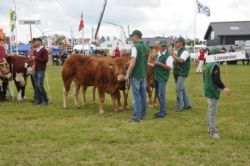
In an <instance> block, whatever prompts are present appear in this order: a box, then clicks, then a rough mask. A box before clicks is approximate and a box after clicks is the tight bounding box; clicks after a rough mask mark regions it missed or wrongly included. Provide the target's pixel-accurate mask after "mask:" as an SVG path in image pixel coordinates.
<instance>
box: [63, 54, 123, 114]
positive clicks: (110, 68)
mask: <svg viewBox="0 0 250 166" xmlns="http://www.w3.org/2000/svg"><path fill="white" fill-rule="evenodd" d="M125 72H126V68H125V65H124V63H123V61H122V60H120V61H119V60H118V61H114V60H112V59H109V58H100V57H95V56H80V55H72V56H70V57H69V58H68V59H67V60H66V61H65V63H64V66H63V71H62V79H63V82H64V108H67V95H68V92H69V90H70V85H71V83H72V81H74V82H75V89H74V101H75V106H76V107H79V104H78V93H79V89H80V87H81V85H84V86H95V87H97V89H98V92H99V101H100V108H99V112H100V113H104V109H103V103H104V99H105V92H108V93H110V94H111V98H112V102H113V109H114V110H115V111H118V109H117V105H116V99H117V96H118V93H119V83H120V82H121V81H124V77H125ZM124 83H125V82H124Z"/></svg>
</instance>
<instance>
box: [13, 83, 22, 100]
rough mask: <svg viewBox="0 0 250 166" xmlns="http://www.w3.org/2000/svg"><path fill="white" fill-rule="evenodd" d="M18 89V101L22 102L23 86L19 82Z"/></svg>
mask: <svg viewBox="0 0 250 166" xmlns="http://www.w3.org/2000/svg"><path fill="white" fill-rule="evenodd" d="M15 85H16V89H17V100H18V101H22V99H23V98H22V90H21V84H20V83H19V82H17V81H15Z"/></svg>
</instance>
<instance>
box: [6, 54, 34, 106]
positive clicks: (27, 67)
mask: <svg viewBox="0 0 250 166" xmlns="http://www.w3.org/2000/svg"><path fill="white" fill-rule="evenodd" d="M7 62H8V63H9V65H10V71H11V73H12V75H13V80H14V82H15V85H16V88H17V92H18V95H17V99H18V100H19V101H21V100H23V99H25V87H26V80H27V77H28V75H31V74H32V73H33V69H32V64H33V62H32V60H31V59H29V58H26V57H23V56H17V55H13V56H8V57H7Z"/></svg>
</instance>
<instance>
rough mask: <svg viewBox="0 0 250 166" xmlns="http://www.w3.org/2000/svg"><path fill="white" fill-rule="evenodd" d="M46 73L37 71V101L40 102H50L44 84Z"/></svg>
mask: <svg viewBox="0 0 250 166" xmlns="http://www.w3.org/2000/svg"><path fill="white" fill-rule="evenodd" d="M44 76H45V71H42V70H39V71H35V85H36V88H35V95H36V96H35V99H36V100H37V101H38V102H45V103H47V102H48V97H47V93H46V91H45V89H44V86H43V82H44Z"/></svg>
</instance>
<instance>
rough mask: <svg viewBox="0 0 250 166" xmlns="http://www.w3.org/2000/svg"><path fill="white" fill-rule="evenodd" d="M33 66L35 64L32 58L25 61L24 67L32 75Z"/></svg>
mask: <svg viewBox="0 0 250 166" xmlns="http://www.w3.org/2000/svg"><path fill="white" fill-rule="evenodd" d="M32 66H33V62H32V60H30V59H29V60H26V61H25V62H24V68H25V69H26V70H27V75H32V74H33V68H32Z"/></svg>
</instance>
